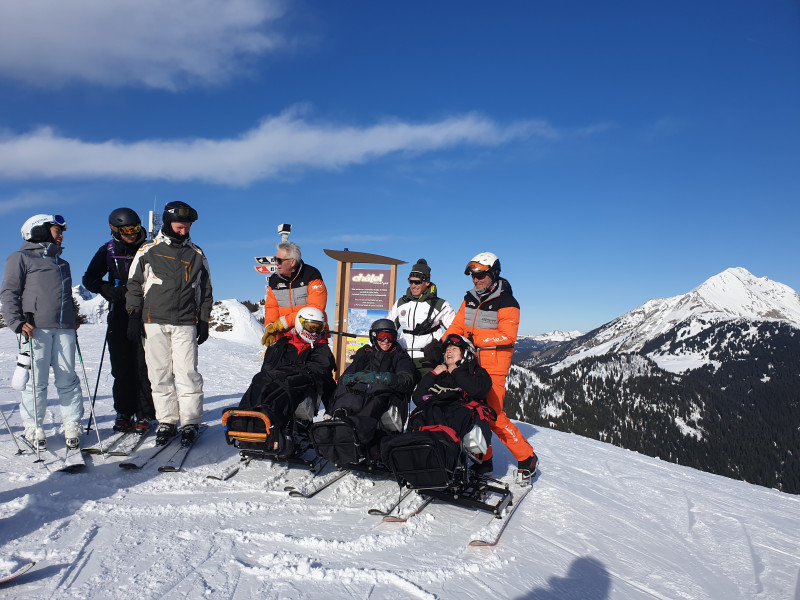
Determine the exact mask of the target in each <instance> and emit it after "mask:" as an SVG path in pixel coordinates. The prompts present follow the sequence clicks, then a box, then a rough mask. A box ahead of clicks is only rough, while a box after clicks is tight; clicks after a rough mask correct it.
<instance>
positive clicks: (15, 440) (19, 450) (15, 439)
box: [0, 409, 24, 456]
mask: <svg viewBox="0 0 800 600" xmlns="http://www.w3.org/2000/svg"><path fill="white" fill-rule="evenodd" d="M0 415H2V416H3V422H4V423H5V424H6V429H8V433H10V434H11V437H12V438H13V439H14V444H15V445H16V446H17V452H16V454H15V456H19V455H20V454H24V452H23V450H22V448H20V447H19V442H18V441H17V436H15V435H14V432H13V431H11V427H9V425H8V419H6V415H5V413H3V409H0Z"/></svg>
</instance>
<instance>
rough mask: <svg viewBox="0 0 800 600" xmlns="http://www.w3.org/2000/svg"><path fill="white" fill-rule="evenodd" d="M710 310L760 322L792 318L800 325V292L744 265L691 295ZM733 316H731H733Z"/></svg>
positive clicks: (718, 276) (722, 274) (701, 286)
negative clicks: (757, 273)
mask: <svg viewBox="0 0 800 600" xmlns="http://www.w3.org/2000/svg"><path fill="white" fill-rule="evenodd" d="M687 296H689V298H690V300H692V301H699V302H702V304H703V305H704V306H705V308H706V309H707V310H706V311H702V312H710V313H715V312H716V313H721V316H722V317H723V318H725V315H730V317H732V318H743V319H755V320H760V321H789V322H792V323H796V324H798V325H800V295H798V294H797V292H795V291H794V290H793V289H792V288H790V287H789V286H787V285H784V284H782V283H778V282H777V281H771V280H770V279H768V278H767V277H761V278H758V277H755V276H754V275H753V274H752V273H750V272H749V271H748V270H747V269H743V268H741V267H736V268H731V269H726V270H725V271H723V272H722V273H720V274H718V275H715V276H714V277H711V278H710V279H708V280H707V281H705V282H704V283H702V284H701V285H699V286H698V287H696V288H695V289H694V290H692V291H691V292H690V293H689V294H687ZM730 317H729V318H730Z"/></svg>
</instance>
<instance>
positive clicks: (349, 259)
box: [324, 250, 406, 376]
mask: <svg viewBox="0 0 800 600" xmlns="http://www.w3.org/2000/svg"><path fill="white" fill-rule="evenodd" d="M324 252H325V254H327V255H328V256H330V257H331V258H332V259H334V260H335V261H336V262H337V263H338V264H337V266H336V298H335V299H336V304H335V307H334V311H333V312H334V314H333V315H330V316H329V319H330V318H331V317H332V319H333V323H329V325H332V327H331V329H332V330H334V331H341V332H346V333H349V334H359V333H360V334H361V335H362V337H360V338H355V339H356V340H360V341H355V342H354V341H353V340H354V338H353V337H352V336H351V335H350V336H343V335H334V336H333V338H334V339H333V355H334V357H335V358H336V365H337V371H338V373H337V376H338V375H341V374H342V372H343V371H344V370H345V368H346V367H347V365H348V364H349V362H350V360H349V358H350V356H351V355H352V353H353V352H354V351H355V349H357V348H358V347H359V346H361V345H363V344H364V343H365V338H364V337H363V336H364V335H365V334H366V332H365V331H364V326H365V324H366V323H367V321H369V322H372V321H374V320H376V319H379V318H382V317H386V316H387V315H388V313H389V309H391V307H392V305H393V304H394V301H395V296H396V295H397V265H404V264H406V261H403V260H398V259H396V258H389V257H388V256H380V255H379V254H367V253H365V252H350V251H349V250H325V251H324ZM354 264H364V265H389V269H381V268H379V267H375V268H358V269H355V268H353V265H354ZM351 322H352V323H351ZM350 325H352V327H350ZM366 327H367V331H368V327H369V326H368V324H367V325H366ZM351 329H354V330H353V331H351ZM366 340H367V341H368V338H366ZM348 348H349V349H350V351H349V352H348Z"/></svg>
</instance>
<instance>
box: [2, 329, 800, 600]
mask: <svg viewBox="0 0 800 600" xmlns="http://www.w3.org/2000/svg"><path fill="white" fill-rule="evenodd" d="M104 332H105V328H104V326H102V325H84V326H83V327H81V329H80V330H79V336H80V340H81V346H82V349H83V354H84V359H85V360H86V362H87V368H88V379H89V381H90V382H92V385H94V380H95V378H96V376H97V371H96V369H97V361H98V359H99V356H100V350H101V347H102V341H103V334H104ZM15 353H16V340H15V336H14V335H13V334H12V333H11V332H9V331H8V329H2V330H0V407H2V410H3V412H4V413H5V415H6V417H7V418H8V419H9V421H10V423H11V426H12V429H13V431H14V432H15V433H16V434H20V433H21V424H20V417H19V413H18V409H17V398H18V394H17V392H14V391H13V390H11V389H10V387H9V381H10V377H11V373H12V369H13V365H14V355H15ZM259 365H260V349H259V347H258V346H256V345H255V344H245V343H240V342H236V341H232V340H228V339H220V338H214V337H212V338H211V339H209V340H208V342H206V343H205V344H204V345H203V346H202V347H201V348H200V370H201V372H202V374H203V377H204V379H205V391H206V403H205V410H206V414H205V419H204V420H205V422H207V423H208V424H209V426H210V427H209V429H208V431H207V432H206V434H204V435H203V437H202V438H201V439H200V441H199V442H198V445H197V447H196V448H195V449H194V450H193V451H192V453H191V454H190V456H189V458H188V460H187V464H186V465H185V469H184V471H183V472H180V473H164V474H160V473H158V472H157V470H156V469H155V468H154V467H153V466H149V467H146V468H145V469H143V470H142V471H139V472H130V471H124V470H122V469H120V468H118V467H117V463H118V462H119V460H120V459H117V458H109V459H107V460H104V459H103V458H101V457H93V458H90V459H88V460H89V463H90V464H89V466H88V468H87V470H86V472H85V473H82V474H76V475H68V474H63V473H52V474H49V473H48V472H47V471H46V470H43V469H40V468H38V467H37V466H36V465H34V464H33V462H32V457H31V456H30V454H28V455H27V456H21V457H17V456H14V452H15V446H14V444H13V442H12V440H11V438H10V436H9V434H8V432H7V431H5V430H3V432H2V433H0V471H2V476H0V567H4V568H8V569H10V568H11V567H13V565H14V564H18V563H19V562H22V561H23V560H35V561H36V562H37V564H36V566H35V567H34V568H33V569H32V570H31V571H30V572H28V573H27V574H25V575H23V576H21V577H19V578H18V579H17V580H15V582H13V583H9V584H6V585H4V586H3V587H2V588H0V596H2V597H3V598H26V599H28V598H31V599H47V600H50V599H60V598H82V599H83V598H85V599H90V600H99V599H103V600H106V599H109V598H137V599H139V598H144V599H150V598H152V599H156V598H170V599H175V598H191V599H196V598H214V599H215V598H225V599H245V598H310V599H325V600H330V599H332V598H373V599H376V598H420V599H432V598H457V599H459V600H465V599H472V598H475V599H481V600H485V599H489V598H526V599H536V600H543V599H549V600H554V599H604V598H612V599H644V598H661V599H666V598H670V599H673V598H692V599H704V598H719V599H724V600H733V599H738V598H748V599H749V598H758V599H776V600H777V599H786V598H795V599H796V598H800V583H799V582H798V576H799V575H800V498H799V497H797V496H791V495H787V494H782V493H779V492H776V491H774V490H769V489H765V488H761V487H758V486H753V485H749V484H746V483H743V482H740V481H733V480H729V479H725V478H722V477H718V476H715V475H710V474H707V473H702V472H699V471H695V470H692V469H688V468H685V467H680V466H675V465H671V464H668V463H664V462H661V461H659V460H656V459H650V458H647V457H644V456H641V455H638V454H635V453H633V452H629V451H626V450H622V449H620V448H617V447H614V446H611V445H607V444H603V443H600V442H596V441H592V440H588V439H585V438H581V437H578V436H575V435H570V434H564V433H559V432H555V431H551V430H546V429H540V428H534V427H532V426H530V425H527V424H520V427H521V429H522V432H523V433H524V434H525V435H526V436H527V437H528V438H529V439H530V440H531V442H532V443H533V444H534V445H535V447H536V450H537V453H538V454H539V455H540V457H541V461H542V466H541V473H540V475H539V476H538V478H537V479H536V480H535V482H534V489H533V492H532V493H531V494H529V495H528V497H527V498H526V500H525V501H524V503H523V505H522V506H521V507H520V509H519V510H518V511H517V514H516V515H515V517H514V519H513V520H512V521H511V523H510V525H509V526H508V529H507V530H506V532H505V534H504V536H503V538H502V540H501V542H500V544H499V545H498V546H497V547H496V548H494V549H488V548H467V546H466V544H467V542H468V540H469V539H470V534H471V533H472V532H475V531H477V530H479V529H481V528H482V527H484V526H485V524H486V523H487V522H488V521H489V520H490V518H489V517H488V515H486V514H479V513H475V512H473V511H470V510H466V509H462V508H456V507H452V506H447V505H442V504H433V505H431V506H430V507H429V508H428V509H426V510H425V511H424V512H423V513H422V514H420V515H419V516H418V517H415V518H413V519H411V520H410V521H409V522H408V523H406V524H405V525H402V524H388V523H382V522H381V521H380V520H379V519H378V518H377V517H373V516H370V515H367V513H366V510H367V509H368V508H370V507H372V506H377V505H379V504H381V503H386V502H388V501H389V499H391V498H392V497H394V496H395V494H396V493H397V488H396V486H394V485H393V484H391V483H390V482H387V481H374V480H372V479H370V478H368V477H364V476H355V475H348V476H347V477H346V478H345V479H343V480H342V482H341V484H340V485H338V486H337V487H334V488H332V489H330V490H326V491H324V492H322V493H320V494H319V495H318V496H316V497H315V498H312V499H309V500H302V499H290V498H288V496H287V494H286V493H285V492H284V491H283V487H284V485H286V484H287V483H292V484H295V485H296V484H299V483H302V482H303V481H304V478H305V477H308V475H307V474H305V473H303V472H302V471H299V470H297V469H288V468H286V467H283V466H278V465H274V464H270V463H266V462H259V463H252V464H251V465H250V466H249V467H248V468H246V469H245V470H243V471H242V472H241V473H239V474H238V475H236V476H235V477H234V478H232V479H230V480H229V481H227V482H219V481H214V480H210V479H207V478H206V475H207V474H209V473H211V472H215V471H217V470H218V469H219V463H220V462H223V461H227V460H230V459H231V458H232V457H234V451H233V449H232V448H231V447H229V446H227V445H226V444H225V442H224V436H223V433H222V431H221V427H220V413H221V411H222V410H223V409H224V408H225V407H228V406H231V405H235V404H236V403H237V402H238V400H239V397H240V396H241V394H242V393H243V391H244V390H245V388H246V387H247V385H248V383H249V380H250V378H251V376H252V375H253V374H254V373H255V372H256V370H257V369H258V368H259ZM110 389H111V379H110V375H109V373H108V365H107V364H106V365H104V367H103V370H102V373H101V377H100V392H99V395H98V400H97V412H98V419H99V420H100V422H101V429H102V431H103V433H108V430H109V429H110V426H111V423H112V421H113V411H112V408H111V400H110ZM50 398H51V400H50V408H49V409H48V417H47V425H46V429H47V431H48V432H49V433H50V434H52V435H50V437H49V440H50V445H51V447H55V446H56V445H57V444H58V443H59V441H60V437H59V436H57V435H56V431H57V430H58V429H59V424H60V418H59V416H58V409H57V407H56V404H57V403H56V402H55V400H54V399H55V390H54V389H53V388H52V386H51V392H50ZM84 439H85V440H87V441H88V438H84ZM495 449H496V451H495V466H496V474H497V475H502V476H503V477H509V476H510V475H511V463H512V460H511V457H510V455H509V454H508V452H507V451H506V450H505V448H503V447H502V446H501V445H499V444H496V445H495Z"/></svg>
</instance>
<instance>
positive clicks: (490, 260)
mask: <svg viewBox="0 0 800 600" xmlns="http://www.w3.org/2000/svg"><path fill="white" fill-rule="evenodd" d="M473 273H488V274H489V277H491V278H492V279H493V280H494V281H497V278H498V277H499V276H500V259H499V258H497V255H495V254H492V253H491V252H481V253H480V254H478V255H476V256H474V257H473V258H472V260H471V261H469V262H468V263H467V268H466V269H464V275H472V274H473Z"/></svg>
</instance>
